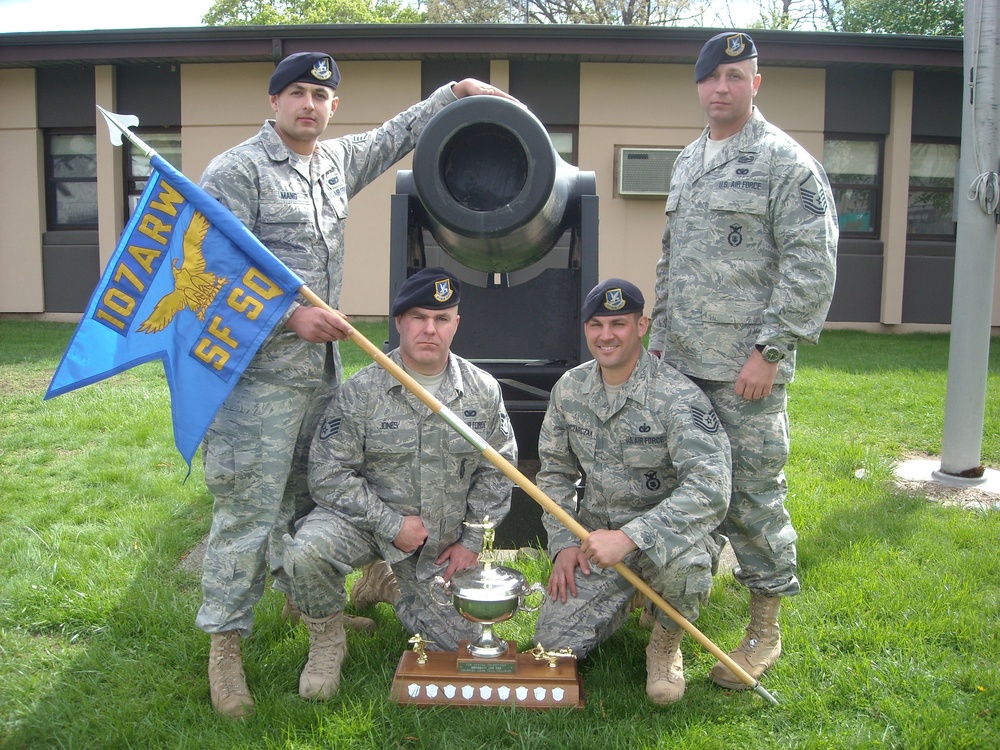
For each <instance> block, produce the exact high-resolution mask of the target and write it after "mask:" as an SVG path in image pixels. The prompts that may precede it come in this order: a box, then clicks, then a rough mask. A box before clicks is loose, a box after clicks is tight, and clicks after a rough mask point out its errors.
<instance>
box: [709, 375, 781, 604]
mask: <svg viewBox="0 0 1000 750" xmlns="http://www.w3.org/2000/svg"><path fill="white" fill-rule="evenodd" d="M694 382H695V383H697V384H698V386H699V387H700V388H701V389H702V390H703V391H704V392H705V394H706V395H707V396H708V398H709V400H710V401H711V402H712V405H713V406H714V407H715V411H716V413H717V414H718V415H719V420H720V421H721V422H722V425H723V427H725V429H726V433H727V434H728V435H729V442H730V444H731V445H732V449H733V494H732V498H731V500H730V504H729V512H728V513H727V515H726V519H725V521H723V522H722V525H721V526H720V527H719V532H720V533H721V534H722V535H724V536H725V537H726V538H727V539H728V540H729V543H730V544H732V545H733V552H734V553H735V554H736V559H737V561H738V562H739V567H738V568H737V569H736V570H734V571H733V573H734V575H735V577H736V580H737V581H739V582H740V583H741V584H743V585H744V586H746V587H747V588H748V589H750V590H751V591H754V592H757V593H759V594H764V595H766V596H794V595H795V594H797V593H799V579H798V578H797V577H796V569H797V566H796V546H795V540H796V539H797V538H798V535H797V534H796V533H795V528H794V527H793V526H792V519H791V517H790V516H789V514H788V511H787V510H786V509H785V498H786V496H787V486H786V484H785V464H786V463H787V461H788V447H789V434H788V411H787V405H788V401H787V390H786V387H785V386H784V385H782V384H777V385H775V386H774V387H773V389H772V391H771V395H770V396H767V397H766V398H762V399H758V400H756V401H748V400H746V399H744V398H742V397H741V396H737V395H736V393H735V391H734V390H733V384H732V383H719V382H713V381H705V380H697V379H695V381H694Z"/></svg>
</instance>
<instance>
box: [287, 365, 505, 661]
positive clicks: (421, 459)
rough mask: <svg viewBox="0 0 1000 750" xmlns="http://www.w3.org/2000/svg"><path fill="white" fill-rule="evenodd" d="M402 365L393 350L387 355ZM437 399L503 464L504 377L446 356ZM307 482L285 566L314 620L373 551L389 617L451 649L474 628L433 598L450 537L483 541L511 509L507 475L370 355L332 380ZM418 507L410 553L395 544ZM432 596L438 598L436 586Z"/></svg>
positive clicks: (338, 607) (336, 601)
mask: <svg viewBox="0 0 1000 750" xmlns="http://www.w3.org/2000/svg"><path fill="white" fill-rule="evenodd" d="M390 357H391V358H392V360H393V361H395V362H396V363H397V364H400V363H401V360H400V357H399V351H398V350H396V351H394V352H392V353H391V354H390ZM437 399H438V400H439V401H440V402H441V403H442V404H443V405H444V406H446V407H448V408H449V409H450V410H451V411H452V412H454V413H455V414H456V415H458V417H459V418H461V419H462V420H463V421H464V422H465V423H466V424H467V425H468V426H469V427H470V428H472V429H473V430H474V431H475V432H476V433H477V434H479V435H480V436H481V437H482V438H483V439H484V440H486V441H487V442H488V443H489V444H490V445H491V446H492V447H493V448H494V449H496V450H497V452H498V453H500V455H502V456H503V457H504V458H506V459H507V460H508V461H510V462H511V463H516V461H517V446H516V444H515V442H514V433H513V431H512V429H511V425H510V420H509V418H508V416H507V411H506V409H505V408H504V404H503V399H502V398H501V394H500V385H499V384H498V383H497V381H496V380H495V379H494V378H493V376H492V375H489V374H488V373H486V372H485V371H483V370H481V369H479V368H478V367H476V366H474V365H472V364H471V363H469V362H468V361H466V360H464V359H462V358H460V357H456V356H455V355H454V354H452V355H451V356H450V357H449V360H448V371H447V376H446V377H445V379H444V381H443V382H442V384H441V387H440V389H439V390H438V393H437ZM309 486H310V489H311V491H312V495H313V498H314V499H315V501H316V503H317V507H316V508H314V509H313V510H312V511H311V512H310V513H309V515H308V516H306V517H305V518H304V519H303V520H302V521H301V522H300V524H299V525H298V528H297V529H296V532H295V537H294V539H293V538H291V537H286V538H285V558H284V561H285V570H286V571H287V572H288V574H289V576H290V579H291V584H292V596H293V598H294V600H295V603H296V605H297V606H298V607H299V608H300V609H301V610H302V611H303V612H304V613H306V614H307V615H309V616H310V617H316V618H319V617H326V616H329V615H331V614H335V613H336V612H340V611H342V610H343V609H344V605H345V591H344V581H345V577H346V576H347V575H348V574H349V573H350V572H351V571H352V570H353V569H355V568H358V567H360V566H362V565H365V564H366V563H369V562H371V561H373V560H377V559H379V558H381V559H383V560H385V561H386V562H387V563H389V564H390V565H391V566H392V568H393V571H394V573H395V574H396V580H397V582H398V583H399V588H400V592H401V596H400V598H399V601H398V602H397V604H396V614H397V616H398V617H399V620H400V622H401V623H402V624H403V627H404V628H406V630H407V631H408V632H410V633H414V634H416V633H420V634H421V635H422V636H423V637H424V638H426V639H428V640H430V641H432V642H433V644H432V647H433V646H436V647H437V648H439V649H444V650H452V651H453V650H455V649H457V648H458V643H459V641H460V640H461V639H463V638H464V639H471V638H474V637H475V635H476V634H477V630H476V626H475V625H474V624H473V623H470V622H469V621H467V620H465V619H464V618H462V617H461V616H460V615H459V614H458V612H456V611H455V608H454V607H453V606H451V605H450V604H449V605H447V606H440V605H438V604H437V603H435V601H434V600H433V598H432V595H431V584H432V581H433V579H434V577H435V576H436V575H440V574H442V573H443V572H444V570H445V567H446V566H444V565H438V564H437V563H436V562H435V560H436V559H437V557H438V556H439V555H440V554H441V553H442V552H443V551H444V550H445V548H446V547H448V546H449V545H451V544H452V543H453V542H461V543H462V545H463V546H464V547H466V548H467V549H469V550H470V551H472V552H475V553H477V554H478V553H479V552H480V551H481V550H482V543H483V529H482V528H476V527H470V526H466V525H465V524H466V523H468V524H482V523H483V521H484V520H485V519H486V517H487V516H489V520H490V521H492V522H493V523H495V524H499V523H500V521H502V520H503V518H504V517H505V516H506V515H507V511H508V510H509V509H510V496H511V489H512V484H511V482H510V480H509V479H507V478H506V477H505V476H504V475H503V473H502V472H501V471H500V470H499V469H497V468H496V467H495V466H493V464H492V463H490V462H489V461H488V460H487V459H486V458H485V457H483V456H482V454H481V453H480V452H479V451H478V450H477V449H476V448H475V447H474V446H473V445H472V444H471V443H470V442H469V441H467V440H466V439H465V438H463V437H462V436H461V435H459V434H458V432H456V431H455V430H454V428H452V427H451V426H450V425H448V423H447V422H445V421H444V419H443V418H442V417H440V416H439V415H437V414H434V413H433V412H432V411H431V410H430V409H429V408H428V407H427V406H426V405H425V404H424V403H423V402H422V401H420V400H419V399H418V398H417V397H416V396H415V395H414V394H413V393H411V392H410V391H408V390H407V389H406V388H404V387H403V386H402V385H401V384H400V383H399V381H397V380H396V379H395V378H394V377H393V376H392V375H390V374H389V373H388V372H386V371H385V370H384V369H383V368H382V367H380V366H379V365H376V364H372V365H369V366H368V367H366V368H365V369H363V370H361V371H360V372H359V373H357V374H356V375H355V376H354V377H352V378H350V379H349V380H347V382H345V383H344V385H343V386H342V387H341V388H340V390H339V392H338V394H337V397H336V398H335V399H334V400H333V402H332V403H331V404H330V406H329V408H328V409H327V411H326V413H325V414H324V416H323V419H322V421H321V423H320V426H319V429H318V432H317V435H316V438H315V439H314V441H313V445H312V451H311V455H310V469H309ZM418 514H419V515H420V518H421V519H422V520H423V523H424V526H425V527H426V528H427V532H428V537H427V541H426V542H425V543H424V545H423V546H422V547H421V548H420V549H419V550H418V551H417V552H403V551H402V550H400V549H398V548H397V547H395V546H394V545H393V543H392V541H393V539H395V538H396V536H397V534H399V532H400V530H401V529H402V526H403V517H404V516H407V515H418ZM439 598H442V600H443V599H444V597H443V595H442V594H439Z"/></svg>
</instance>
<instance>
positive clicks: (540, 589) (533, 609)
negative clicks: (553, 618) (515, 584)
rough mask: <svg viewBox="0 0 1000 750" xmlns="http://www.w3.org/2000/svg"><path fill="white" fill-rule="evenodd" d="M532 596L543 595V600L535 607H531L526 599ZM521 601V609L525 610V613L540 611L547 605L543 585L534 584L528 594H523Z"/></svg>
mask: <svg viewBox="0 0 1000 750" xmlns="http://www.w3.org/2000/svg"><path fill="white" fill-rule="evenodd" d="M532 594H541V595H542V598H541V599H540V600H539V601H538V604H536V605H535V606H533V607H532V606H529V605H528V604H526V603H525V601H524V600H525V599H527V598H528V597H529V596H531V595H532ZM520 600H521V609H523V610H524V611H525V612H537V611H538V610H539V609H541V608H542V604H544V603H545V587H544V586H543V585H542V584H540V583H535V584H532V585H531V588H529V589H528V590H527V591H526V592H524V593H523V594H521V596H520Z"/></svg>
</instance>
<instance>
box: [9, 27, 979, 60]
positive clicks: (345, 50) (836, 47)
mask: <svg viewBox="0 0 1000 750" xmlns="http://www.w3.org/2000/svg"><path fill="white" fill-rule="evenodd" d="M715 31H717V30H716V29H705V28H679V27H655V26H594V25H583V24H575V25H536V24H531V25H525V24H317V25H307V26H225V27H222V26H215V27H213V26H198V27H188V28H169V29H125V30H97V31H61V32H23V33H4V34H0V67H6V68H11V67H41V66H46V65H53V64H68V63H87V64H112V63H123V62H154V61H155V62H173V63H187V62H227V61H229V62H250V61H274V60H276V59H280V58H281V57H282V56H284V55H287V54H291V53H292V52H298V51H303V50H307V49H312V48H314V47H315V46H316V43H317V42H318V41H321V42H322V43H323V44H324V45H326V46H327V48H328V49H330V51H331V52H332V53H333V54H334V57H336V58H337V59H341V60H350V59H369V60H371V59H382V60H394V59H395V60H401V59H423V58H429V57H459V58H461V57H484V56H485V57H490V58H508V57H509V58H512V59H514V58H531V59H555V58H562V59H576V60H581V61H595V62H633V63H634V62H651V63H686V64H690V63H693V62H694V60H695V59H696V58H697V56H698V51H699V50H700V49H701V45H702V44H703V43H704V41H705V39H706V38H707V37H708V36H710V35H711V34H712V33H714V32H715ZM753 36H754V39H755V40H756V41H757V43H758V45H759V46H761V48H762V52H764V53H765V54H766V57H762V60H761V62H762V64H768V65H794V66H799V67H821V66H825V65H829V64H852V63H853V64H859V63H860V64H866V63H867V64H874V65H888V66H892V67H934V68H953V67H962V39H961V38H958V37H929V36H913V35H898V34H891V35H890V34H844V33H832V32H803V31H773V30H756V31H753Z"/></svg>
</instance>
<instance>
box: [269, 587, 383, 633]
mask: <svg viewBox="0 0 1000 750" xmlns="http://www.w3.org/2000/svg"><path fill="white" fill-rule="evenodd" d="M281 619H282V620H284V621H285V622H287V623H288V624H289V625H293V626H294V625H298V624H299V620H300V619H302V612H301V611H300V610H299V608H298V607H296V606H295V602H293V601H292V597H291V595H290V594H287V593H286V594H285V606H283V607H282V608H281ZM344 627H347V628H350V629H351V630H353V631H354V632H355V633H368V634H369V635H371V634H372V633H374V632H375V631H376V630H378V623H376V622H375V621H374V620H372V619H371V618H370V617H353V616H351V615H344Z"/></svg>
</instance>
